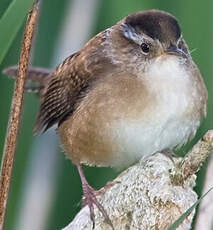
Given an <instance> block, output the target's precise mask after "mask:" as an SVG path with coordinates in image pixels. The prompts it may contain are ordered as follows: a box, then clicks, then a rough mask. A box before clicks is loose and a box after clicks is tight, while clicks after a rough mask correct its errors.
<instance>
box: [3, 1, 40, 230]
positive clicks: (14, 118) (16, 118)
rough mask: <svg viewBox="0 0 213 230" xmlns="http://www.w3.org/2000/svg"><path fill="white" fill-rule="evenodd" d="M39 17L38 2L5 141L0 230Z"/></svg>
mask: <svg viewBox="0 0 213 230" xmlns="http://www.w3.org/2000/svg"><path fill="white" fill-rule="evenodd" d="M37 17H38V1H36V2H35V3H34V5H33V7H32V10H31V11H30V12H29V14H28V19H27V23H26V27H25V31H24V38H23V42H22V47H21V55H20V61H19V69H18V77H17V79H16V82H15V90H14V95H13V99H12V106H11V114H10V119H9V124H8V130H7V135H6V140H5V146H4V153H3V158H2V164H1V177H0V230H2V229H3V224H4V218H5V212H6V206H7V200H8V192H9V186H10V180H11V174H12V168H13V161H14V155H15V148H16V142H17V136H18V129H19V125H20V120H21V109H22V103H23V96H24V85H25V79H26V74H27V68H28V63H29V57H30V49H31V46H32V38H33V33H34V29H35V24H36V22H37Z"/></svg>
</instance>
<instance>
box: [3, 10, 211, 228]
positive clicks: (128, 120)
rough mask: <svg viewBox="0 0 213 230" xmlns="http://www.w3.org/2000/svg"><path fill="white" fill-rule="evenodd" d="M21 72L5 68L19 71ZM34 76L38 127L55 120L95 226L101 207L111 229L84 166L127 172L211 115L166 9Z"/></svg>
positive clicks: (109, 32)
mask: <svg viewBox="0 0 213 230" xmlns="http://www.w3.org/2000/svg"><path fill="white" fill-rule="evenodd" d="M16 69H17V68H16V67H15V68H8V69H7V70H5V73H7V74H11V75H15V74H16ZM28 75H29V76H28V79H29V81H33V82H38V83H39V87H38V95H39V98H40V101H41V103H40V108H39V112H38V116H37V119H36V124H35V132H36V133H39V132H41V131H46V130H47V129H48V128H50V127H51V126H53V125H55V124H57V126H58V127H57V133H58V135H59V137H60V141H61V145H62V148H63V149H64V151H65V153H66V155H67V156H68V157H69V158H70V159H71V161H72V162H73V164H75V165H76V167H77V169H78V172H79V175H80V178H81V182H82V189H83V194H84V203H85V204H87V205H88V206H89V210H90V218H91V220H92V221H93V223H94V221H95V214H94V206H96V207H97V208H98V209H99V211H100V212H101V213H102V214H103V216H104V217H105V218H106V219H107V220H108V223H109V224H110V225H111V226H112V223H111V222H110V220H109V218H108V215H107V213H106V212H105V210H104V208H103V206H102V205H101V204H100V203H99V202H98V200H97V198H96V196H97V191H96V190H94V189H93V188H92V187H91V186H90V185H89V183H88V182H87V180H86V177H85V175H84V173H83V170H82V165H83V164H84V165H89V166H100V167H101V166H107V167H112V168H119V169H122V168H126V167H128V166H130V165H132V164H134V163H135V162H137V161H139V160H140V159H141V158H144V157H147V156H150V155H152V154H154V153H156V152H159V151H160V152H161V151H162V152H163V151H164V150H167V149H169V150H173V149H174V148H177V147H181V146H182V145H184V144H185V143H187V142H188V141H190V140H191V139H192V138H193V137H194V136H195V133H196V131H197V129H198V127H199V126H200V124H201V121H202V119H203V118H204V117H205V116H206V110H207V109H206V104H207V97H208V93H207V89H206V86H205V83H204V81H203V78H202V75H201V73H200V71H199V69H198V67H197V65H196V64H195V63H194V61H193V60H192V57H191V54H190V51H189V48H188V46H187V44H186V42H185V40H184V38H183V35H182V32H181V28H180V25H179V23H178V21H177V19H176V18H175V17H174V16H173V15H171V14H170V13H167V12H165V11H161V10H156V9H153V10H147V11H139V12H136V13H132V14H130V15H127V16H126V17H125V18H123V19H121V20H120V21H119V22H117V23H116V24H115V25H113V26H112V27H110V28H107V29H105V30H104V31H102V32H100V33H99V34H97V35H96V36H94V37H93V38H92V39H90V40H89V41H88V42H87V43H86V45H85V46H84V47H83V48H82V49H81V50H80V51H78V52H76V53H74V54H72V55H71V56H69V57H68V58H66V59H65V60H64V61H63V62H62V63H61V64H60V65H59V66H58V67H57V68H56V69H55V70H54V71H48V70H45V69H37V68H32V69H30V71H29V73H28Z"/></svg>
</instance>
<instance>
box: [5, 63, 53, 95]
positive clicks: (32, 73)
mask: <svg viewBox="0 0 213 230" xmlns="http://www.w3.org/2000/svg"><path fill="white" fill-rule="evenodd" d="M2 72H3V74H5V75H8V76H10V77H12V78H16V77H17V75H18V66H10V67H7V68H6V69H4V70H3V71H2ZM51 73H52V70H50V69H45V68H39V67H29V68H28V72H27V84H26V86H25V90H26V91H27V92H33V93H37V94H38V95H39V96H41V95H42V93H43V92H42V91H43V90H42V89H44V85H45V82H46V80H47V77H48V76H49V75H50V74H51ZM30 83H36V84H34V85H32V84H30Z"/></svg>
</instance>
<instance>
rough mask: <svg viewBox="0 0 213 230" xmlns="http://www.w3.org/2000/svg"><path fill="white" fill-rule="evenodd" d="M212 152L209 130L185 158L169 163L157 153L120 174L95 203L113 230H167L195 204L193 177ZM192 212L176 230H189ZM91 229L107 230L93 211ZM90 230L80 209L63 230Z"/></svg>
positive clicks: (212, 136)
mask: <svg viewBox="0 0 213 230" xmlns="http://www.w3.org/2000/svg"><path fill="white" fill-rule="evenodd" d="M212 150H213V130H211V131H209V132H207V134H206V135H205V136H204V137H203V138H202V139H201V140H200V141H199V142H198V143H197V144H196V145H195V146H194V147H193V148H192V150H191V151H190V152H189V153H188V154H187V155H186V157H185V158H183V159H182V158H173V160H171V159H170V158H169V157H167V156H165V155H164V154H161V153H157V154H154V155H152V156H150V157H148V158H146V159H143V160H141V161H140V162H139V163H138V164H136V165H134V166H132V167H130V168H129V169H127V170H125V171H124V172H123V173H121V174H120V175H119V176H118V177H117V178H116V179H115V180H114V182H112V186H106V187H105V188H103V195H101V196H99V197H98V198H99V201H100V202H101V204H102V205H103V206H104V208H105V210H106V211H107V213H108V214H109V217H110V219H111V221H112V223H113V226H114V228H115V229H116V230H122V229H130V230H133V229H146V230H149V229H158V230H164V229H167V228H168V227H169V226H170V225H171V224H172V223H173V222H174V221H175V220H177V219H178V218H179V217H180V215H182V214H183V213H184V212H185V211H186V210H187V209H188V208H189V207H191V206H192V205H193V204H194V203H195V202H196V201H197V194H196V193H195V192H194V191H193V187H194V186H195V180H196V176H195V173H196V172H197V171H198V170H199V169H200V167H201V165H202V163H203V162H204V161H205V159H206V158H207V157H208V156H209V155H210V153H211V152H212ZM194 212H195V210H193V212H192V213H191V214H190V215H189V216H188V217H187V218H186V219H185V220H184V221H183V223H182V224H181V225H180V226H179V227H178V230H186V229H190V227H191V223H192V219H193V216H194ZM95 215H96V219H95V223H96V225H95V229H96V230H97V229H101V230H110V229H111V227H110V226H109V225H108V224H107V223H106V222H105V221H104V219H103V217H102V215H101V214H100V212H99V211H98V210H97V209H95ZM76 229H78V230H83V229H84V230H87V229H92V223H91V221H90V215H89V209H88V207H87V206H85V207H84V208H82V209H81V211H80V212H79V213H78V214H77V215H76V217H75V218H74V220H73V221H72V222H71V223H70V224H69V225H68V226H67V227H65V228H64V229H63V230H76Z"/></svg>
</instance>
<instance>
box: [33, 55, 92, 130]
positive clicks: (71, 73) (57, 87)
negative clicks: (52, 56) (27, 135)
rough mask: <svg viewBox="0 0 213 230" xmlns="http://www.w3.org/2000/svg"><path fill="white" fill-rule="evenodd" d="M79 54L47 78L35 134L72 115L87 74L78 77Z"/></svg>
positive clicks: (67, 60) (84, 85)
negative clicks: (77, 63)
mask: <svg viewBox="0 0 213 230" xmlns="http://www.w3.org/2000/svg"><path fill="white" fill-rule="evenodd" d="M78 55H79V53H75V54H73V55H72V56H70V57H68V58H67V59H66V60H65V61H64V62H63V63H62V64H61V65H59V66H58V68H57V69H56V71H55V72H53V73H52V74H51V75H50V76H49V81H48V83H47V86H46V88H45V90H44V94H43V97H42V100H41V105H40V109H39V113H38V116H37V120H36V125H35V129H34V131H35V133H38V132H39V131H41V130H42V129H43V130H44V131H46V130H47V129H48V128H50V127H51V126H52V125H54V124H56V123H60V122H62V121H63V120H64V119H66V117H67V116H69V115H70V114H72V112H73V110H74V107H75V104H76V100H77V98H78V97H79V95H80V94H81V91H82V90H83V89H85V87H86V79H87V76H86V75H87V74H88V73H87V72H85V73H84V74H83V76H79V74H77V72H78V71H76V65H75V59H76V57H77V56H78Z"/></svg>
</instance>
